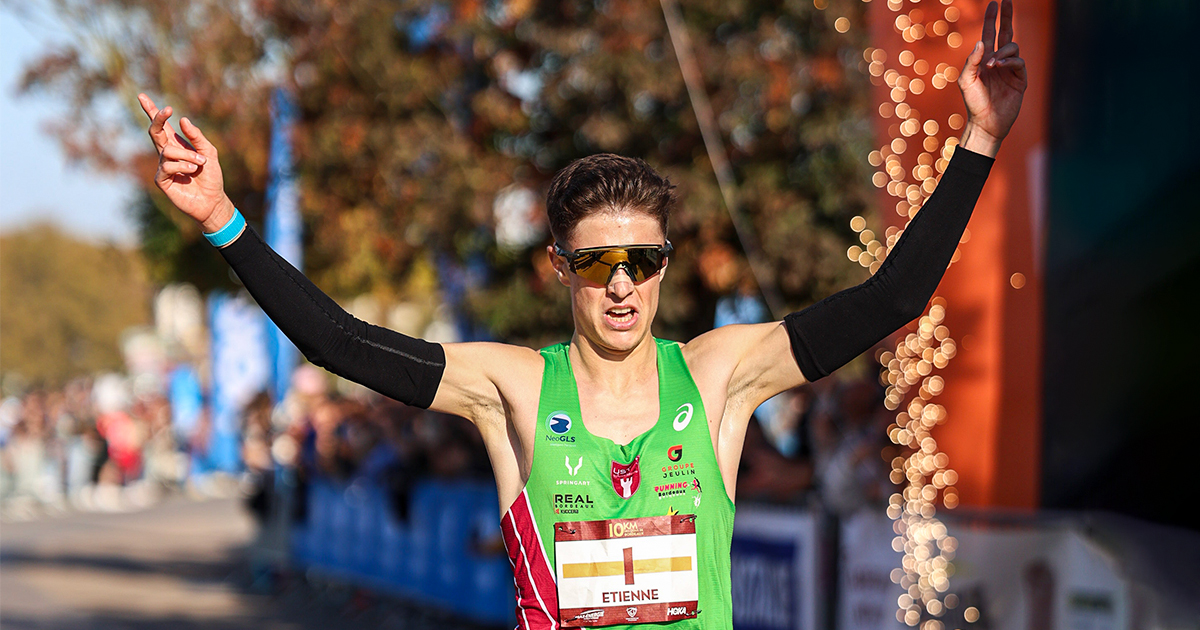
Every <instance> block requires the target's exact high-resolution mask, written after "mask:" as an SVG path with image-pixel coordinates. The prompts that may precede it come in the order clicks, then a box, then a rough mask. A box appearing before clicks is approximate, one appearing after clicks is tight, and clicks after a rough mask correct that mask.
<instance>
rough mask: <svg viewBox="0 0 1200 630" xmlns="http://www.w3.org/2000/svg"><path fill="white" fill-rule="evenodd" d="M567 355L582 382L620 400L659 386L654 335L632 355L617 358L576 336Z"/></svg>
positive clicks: (625, 354) (647, 337) (634, 350)
mask: <svg viewBox="0 0 1200 630" xmlns="http://www.w3.org/2000/svg"><path fill="white" fill-rule="evenodd" d="M567 352H568V354H569V356H570V359H571V365H572V366H573V368H574V371H575V378H576V380H577V381H578V382H580V383H586V384H587V385H588V386H589V387H590V388H595V389H597V390H599V391H600V392H603V393H605V394H608V395H610V396H613V397H614V398H617V399H620V397H621V396H622V395H623V394H625V393H628V392H632V391H635V390H637V389H639V388H641V387H643V386H645V384H646V383H657V382H658V361H657V359H658V350H657V347H656V345H655V341H654V337H652V336H650V335H646V338H645V339H643V340H642V342H641V343H639V344H638V345H637V346H635V347H634V348H633V349H632V350H630V351H629V352H627V353H623V354H616V353H613V352H609V351H606V350H604V349H603V348H599V347H597V346H596V345H594V344H592V343H591V342H590V341H588V340H587V339H585V338H583V337H582V336H581V335H580V334H579V333H575V335H573V336H572V337H571V346H570V348H569V349H568V350H567Z"/></svg>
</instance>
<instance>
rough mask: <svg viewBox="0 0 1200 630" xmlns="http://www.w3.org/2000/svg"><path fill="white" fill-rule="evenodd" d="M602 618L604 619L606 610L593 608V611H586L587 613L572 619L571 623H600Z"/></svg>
mask: <svg viewBox="0 0 1200 630" xmlns="http://www.w3.org/2000/svg"><path fill="white" fill-rule="evenodd" d="M602 617H604V609H603V608H593V609H591V610H585V611H583V612H581V613H579V614H578V615H575V616H574V617H572V618H571V621H576V620H579V621H599V620H600V619H601V618H602Z"/></svg>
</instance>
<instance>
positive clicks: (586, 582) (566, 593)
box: [554, 514, 699, 628]
mask: <svg viewBox="0 0 1200 630" xmlns="http://www.w3.org/2000/svg"><path fill="white" fill-rule="evenodd" d="M696 561H697V557H696V516H695V515H694V514H675V515H671V516H651V517H647V518H633V519H610V520H603V521H575V522H569V523H555V525H554V563H555V567H554V569H555V573H556V574H557V578H558V611H559V621H560V622H561V624H562V626H563V627H565V628H578V627H584V626H611V625H615V624H634V623H662V622H666V621H675V620H677V619H691V618H693V617H695V616H696V615H697V614H698V613H699V610H697V608H698V606H697V603H698V600H699V571H698V570H697V566H696V564H697V562H696Z"/></svg>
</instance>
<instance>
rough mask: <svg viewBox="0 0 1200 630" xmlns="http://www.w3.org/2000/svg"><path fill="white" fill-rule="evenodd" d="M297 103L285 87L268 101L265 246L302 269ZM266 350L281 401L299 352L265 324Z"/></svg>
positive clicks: (273, 384)
mask: <svg viewBox="0 0 1200 630" xmlns="http://www.w3.org/2000/svg"><path fill="white" fill-rule="evenodd" d="M296 114H297V112H296V103H295V101H294V100H293V98H292V95H291V94H290V93H289V92H288V91H287V90H286V89H284V88H281V87H280V88H276V89H275V94H274V97H273V98H272V99H271V156H270V159H269V161H268V163H267V168H268V169H269V175H268V180H267V211H266V224H265V226H264V228H265V231H266V239H267V244H268V245H270V246H271V248H272V249H274V250H275V251H276V252H278V253H279V255H280V256H282V257H283V259H284V260H286V261H288V262H290V263H292V265H293V266H295V267H296V268H297V269H299V270H301V271H303V270H304V244H303V242H302V238H303V231H304V224H303V221H302V220H301V218H300V191H299V188H298V187H297V185H296V173H295V170H294V160H293V159H292V130H293V128H294V127H295V123H296ZM266 325H267V347H268V350H269V352H270V356H271V394H272V396H273V397H274V399H275V400H276V401H278V400H281V399H282V398H283V397H284V396H285V395H286V394H287V390H288V386H289V385H290V384H291V376H292V370H294V369H295V368H296V363H297V361H298V360H299V358H300V352H299V351H298V350H297V349H296V346H294V345H292V342H291V341H288V338H287V337H285V336H284V335H283V333H282V332H280V330H279V328H278V327H277V326H276V325H275V323H274V322H271V321H270V320H268V321H267V324H266Z"/></svg>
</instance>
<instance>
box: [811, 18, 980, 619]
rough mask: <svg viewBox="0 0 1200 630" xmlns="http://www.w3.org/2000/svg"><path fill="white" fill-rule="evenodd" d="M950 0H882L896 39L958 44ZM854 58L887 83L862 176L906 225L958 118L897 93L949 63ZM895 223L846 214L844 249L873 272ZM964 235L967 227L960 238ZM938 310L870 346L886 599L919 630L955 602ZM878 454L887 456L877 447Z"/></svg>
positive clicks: (944, 159)
mask: <svg viewBox="0 0 1200 630" xmlns="http://www.w3.org/2000/svg"><path fill="white" fill-rule="evenodd" d="M870 1H871V0H863V2H870ZM954 2H955V0H936V1H935V0H927V1H926V2H922V0H887V6H888V9H890V10H891V11H892V12H893V13H894V14H895V21H894V23H893V28H894V29H895V30H896V32H897V33H899V35H900V37H901V38H903V39H904V41H905V42H906V43H909V44H912V43H915V42H917V41H920V40H924V39H926V38H944V40H945V45H947V46H949V47H950V48H952V49H957V48H959V47H961V46H962V44H963V36H962V34H961V33H959V32H958V31H957V30H956V29H955V23H956V22H958V20H959V18H960V17H961V11H960V10H959V9H958V8H957V7H955V6H954ZM813 5H814V6H815V7H816V8H817V9H821V10H825V9H827V8H828V6H829V0H813ZM906 5H907V6H906ZM920 5H924V7H922V6H920ZM850 26H851V24H850V20H849V19H848V18H846V17H838V18H836V19H835V20H834V28H835V30H837V31H838V32H840V33H845V32H847V31H848V30H849V29H850ZM893 59H894V61H893ZM863 60H864V62H865V63H866V64H867V72H868V73H869V75H870V79H871V82H872V84H873V85H875V86H879V87H882V86H885V85H886V86H887V87H888V88H890V92H889V93H888V97H889V98H888V100H885V101H884V102H882V103H881V104H880V105H879V108H878V114H879V116H880V117H882V118H883V119H884V120H885V121H888V123H887V124H888V136H887V137H888V138H889V142H887V143H886V144H884V145H883V146H881V147H880V148H879V149H878V150H875V151H871V152H870V154H869V155H868V156H867V161H868V162H869V163H870V164H871V166H873V167H875V168H877V169H879V170H878V171H876V172H875V173H874V175H873V176H872V178H871V181H872V183H874V185H875V186H876V187H878V188H883V189H886V190H887V193H888V194H889V195H890V196H891V197H894V198H896V199H897V201H896V205H895V210H896V213H897V214H898V215H900V216H901V217H904V218H905V224H904V225H905V227H907V226H908V221H911V220H912V218H913V217H914V216H916V214H917V212H918V211H919V210H920V209H921V206H922V205H923V204H924V203H925V200H926V199H928V198H929V196H930V195H931V194H933V191H934V190H936V189H937V176H938V175H940V174H941V173H944V172H945V170H946V166H947V165H948V164H949V163H950V158H951V156H953V155H954V149H955V147H956V146H957V145H958V139H957V138H956V137H953V136H952V135H951V134H952V133H953V132H955V131H958V130H960V129H962V127H963V124H964V123H965V120H964V119H963V117H962V116H961V115H960V114H952V115H950V116H949V117H948V118H947V119H946V120H945V121H938V120H934V119H933V118H923V117H922V116H921V112H920V111H918V110H917V108H916V107H913V106H912V105H911V104H909V103H908V102H907V100H908V98H909V95H919V94H922V93H924V92H925V91H926V90H927V89H930V88H932V89H934V90H943V89H945V88H947V87H949V86H952V85H954V84H955V82H956V81H957V80H958V75H959V69H958V68H957V67H955V66H952V65H950V64H946V63H938V64H937V65H936V66H933V67H930V63H929V61H927V60H925V59H920V58H918V57H917V55H916V53H914V52H913V51H912V50H908V49H904V50H901V51H900V52H899V53H898V54H896V55H895V56H894V57H893V58H889V54H888V51H886V50H884V49H883V48H870V47H869V48H867V49H866V50H865V51H863ZM889 61H891V63H890V64H889ZM914 149H916V150H914ZM914 155H915V157H914ZM906 157H907V161H908V162H909V163H908V164H906V163H905V162H906ZM905 227H895V226H889V227H887V228H886V229H885V230H884V232H883V235H882V238H880V236H879V235H877V234H876V232H875V231H873V230H871V229H868V228H867V221H866V219H864V218H863V217H861V216H856V217H854V218H853V219H851V221H850V228H851V229H852V230H854V231H855V232H856V233H857V234H858V237H859V241H860V243H861V245H854V246H851V247H850V248H849V249H848V250H847V252H846V255H847V256H848V257H849V258H850V259H851V260H854V261H857V262H858V263H859V264H860V265H862V266H863V267H866V268H867V269H869V270H870V271H871V273H875V272H876V271H878V270H879V267H880V266H881V265H882V264H883V261H884V260H885V259H886V258H887V255H888V252H890V251H891V249H892V247H893V246H895V244H896V241H897V240H898V239H899V238H900V235H901V234H903V233H904V229H905ZM970 237H971V232H970V230H967V231H966V232H965V233H964V234H963V237H962V239H961V241H960V246H961V244H962V243H966V242H967V241H968V240H969V239H970ZM960 255H961V250H960V249H956V250H955V252H954V256H953V258H951V264H954V263H955V262H957V261H958V259H959V257H960ZM946 309H947V304H946V300H945V299H944V298H942V297H935V298H933V300H932V301H931V305H930V307H929V311H928V313H927V314H926V315H924V316H922V317H921V318H920V319H919V320H917V326H916V330H915V331H912V332H909V333H907V334H905V335H904V336H903V337H900V338H898V339H897V341H896V346H895V350H894V351H883V352H880V353H879V354H878V355H877V359H878V360H879V363H880V365H881V367H882V369H881V371H880V382H881V383H882V384H883V385H884V386H885V387H886V388H887V390H886V392H885V396H884V405H885V406H886V407H887V409H889V410H890V411H896V412H897V413H896V421H895V423H894V424H893V425H892V426H891V428H890V429H889V432H888V437H890V438H891V440H892V443H894V444H896V445H897V446H899V447H900V448H901V449H902V451H901V455H898V456H895V457H893V458H892V459H891V465H892V471H891V480H892V482H893V483H896V484H898V485H899V484H904V486H903V490H902V491H901V492H897V493H895V494H893V495H892V496H891V497H890V498H889V501H888V508H887V514H888V517H889V518H891V519H892V529H893V531H894V532H895V534H896V537H895V538H894V539H893V540H892V548H893V549H895V550H896V551H897V552H900V553H902V554H903V556H902V557H901V565H900V567H897V568H896V569H893V570H892V573H891V578H892V581H893V582H894V583H896V584H899V585H900V587H901V588H903V589H904V593H903V594H901V595H900V596H899V598H898V599H897V602H896V603H897V610H896V619H897V620H898V621H900V622H901V623H904V624H907V625H909V626H913V627H915V626H918V625H919V626H920V627H921V630H944V628H945V627H946V626H945V623H943V621H942V620H941V618H942V617H943V615H945V614H946V611H947V610H948V609H954V608H956V607H957V606H958V605H959V598H958V596H957V595H955V594H954V593H950V592H949V590H950V578H951V576H953V575H954V562H953V561H954V556H955V552H956V551H957V549H958V541H957V540H956V539H955V538H954V537H953V536H951V535H950V534H949V532H948V530H947V528H946V525H945V524H944V523H942V522H941V521H940V520H939V519H938V518H937V516H936V515H937V508H936V502H937V500H938V498H939V496H940V497H941V501H942V504H943V505H945V506H946V508H948V509H953V508H954V507H956V506H957V505H958V502H959V497H958V491H957V490H956V489H955V484H956V483H957V482H958V473H957V472H955V471H954V470H953V469H952V468H950V458H949V456H947V455H946V454H945V453H943V452H941V451H940V450H939V449H938V444H937V440H936V439H934V437H933V435H932V434H931V431H932V429H933V428H934V427H935V426H937V425H940V424H943V423H945V422H946V420H947V418H948V414H947V413H946V408H945V407H944V406H942V405H940V404H938V403H936V402H934V401H935V399H936V398H937V397H938V396H940V395H941V394H942V393H943V392H944V391H945V387H946V382H945V379H943V378H942V376H940V375H938V374H936V373H935V372H936V371H938V370H942V369H944V368H945V367H946V366H947V365H948V364H949V363H950V361H951V360H952V359H953V358H954V357H955V355H956V354H957V353H958V344H957V343H956V342H955V340H954V338H953V337H951V336H950V329H949V328H948V327H947V326H946V324H945V320H946ZM884 457H885V459H887V457H888V454H887V451H885V455H884ZM979 616H980V615H979V610H978V609H976V608H974V607H968V608H967V609H965V610H964V611H963V613H962V619H963V620H964V621H966V622H968V623H971V622H975V621H977V620H978V619H979Z"/></svg>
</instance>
